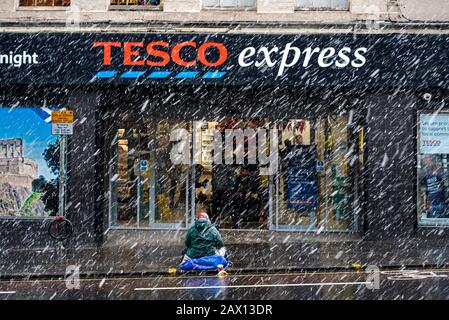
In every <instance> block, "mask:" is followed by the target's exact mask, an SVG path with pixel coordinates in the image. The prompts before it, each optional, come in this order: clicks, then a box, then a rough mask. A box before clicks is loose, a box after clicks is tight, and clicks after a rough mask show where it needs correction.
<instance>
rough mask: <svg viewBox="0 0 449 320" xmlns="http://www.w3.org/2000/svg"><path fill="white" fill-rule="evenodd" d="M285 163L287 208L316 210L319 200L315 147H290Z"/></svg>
mask: <svg viewBox="0 0 449 320" xmlns="http://www.w3.org/2000/svg"><path fill="white" fill-rule="evenodd" d="M284 161H285V178H286V185H287V192H286V194H287V199H286V200H287V208H289V209H300V210H315V209H316V207H317V198H318V188H317V183H316V150H315V147H314V146H301V145H292V146H289V147H288V148H287V152H286V154H285V159H284Z"/></svg>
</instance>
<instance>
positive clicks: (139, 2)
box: [111, 0, 163, 8]
mask: <svg viewBox="0 0 449 320" xmlns="http://www.w3.org/2000/svg"><path fill="white" fill-rule="evenodd" d="M162 3H163V0H111V6H113V7H114V6H115V7H120V6H123V7H128V8H151V7H160V6H162Z"/></svg>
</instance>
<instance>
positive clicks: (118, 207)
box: [109, 112, 190, 229]
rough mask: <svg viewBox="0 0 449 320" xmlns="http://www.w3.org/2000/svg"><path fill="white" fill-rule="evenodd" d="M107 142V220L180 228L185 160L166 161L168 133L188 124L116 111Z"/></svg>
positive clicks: (133, 225)
mask: <svg viewBox="0 0 449 320" xmlns="http://www.w3.org/2000/svg"><path fill="white" fill-rule="evenodd" d="M116 121H117V122H118V127H117V128H114V131H115V134H114V137H113V140H112V142H111V157H112V161H111V163H110V167H109V176H110V185H109V188H110V192H111V198H110V219H111V221H110V223H111V225H112V226H113V227H126V228H130V227H131V228H149V227H151V228H171V229H178V228H184V227H185V226H186V223H187V210H188V206H187V201H188V198H187V192H188V189H187V188H188V174H189V172H188V169H189V166H188V164H185V165H183V164H179V165H178V164H173V163H172V162H171V158H170V155H171V149H172V146H173V142H172V141H170V133H171V132H172V131H173V130H176V129H185V130H190V129H189V124H188V123H187V122H184V121H179V120H175V119H161V120H157V121H156V120H154V119H144V120H142V119H140V120H139V121H136V119H135V118H134V114H133V113H130V112H127V113H122V114H120V116H119V117H118V118H117V119H116Z"/></svg>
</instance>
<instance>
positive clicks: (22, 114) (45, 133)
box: [0, 106, 59, 217]
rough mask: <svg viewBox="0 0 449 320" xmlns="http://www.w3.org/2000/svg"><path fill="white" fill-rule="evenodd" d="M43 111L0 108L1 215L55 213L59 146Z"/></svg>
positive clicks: (31, 215)
mask: <svg viewBox="0 0 449 320" xmlns="http://www.w3.org/2000/svg"><path fill="white" fill-rule="evenodd" d="M45 110H48V109H45V108H21V107H13V108H10V107H1V106H0V216H14V217H42V216H49V215H52V214H54V213H55V212H57V208H58V193H57V190H58V181H57V175H58V173H59V145H58V139H57V137H56V136H54V135H52V134H51V120H50V114H49V113H48V112H46V111H45Z"/></svg>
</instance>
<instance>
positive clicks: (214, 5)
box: [203, 0, 256, 9]
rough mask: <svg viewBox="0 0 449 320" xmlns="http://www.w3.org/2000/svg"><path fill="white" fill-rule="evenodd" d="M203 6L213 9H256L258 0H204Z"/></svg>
mask: <svg viewBox="0 0 449 320" xmlns="http://www.w3.org/2000/svg"><path fill="white" fill-rule="evenodd" d="M203 7H205V8H211V9H235V8H239V9H254V8H255V7H256V0H203Z"/></svg>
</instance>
